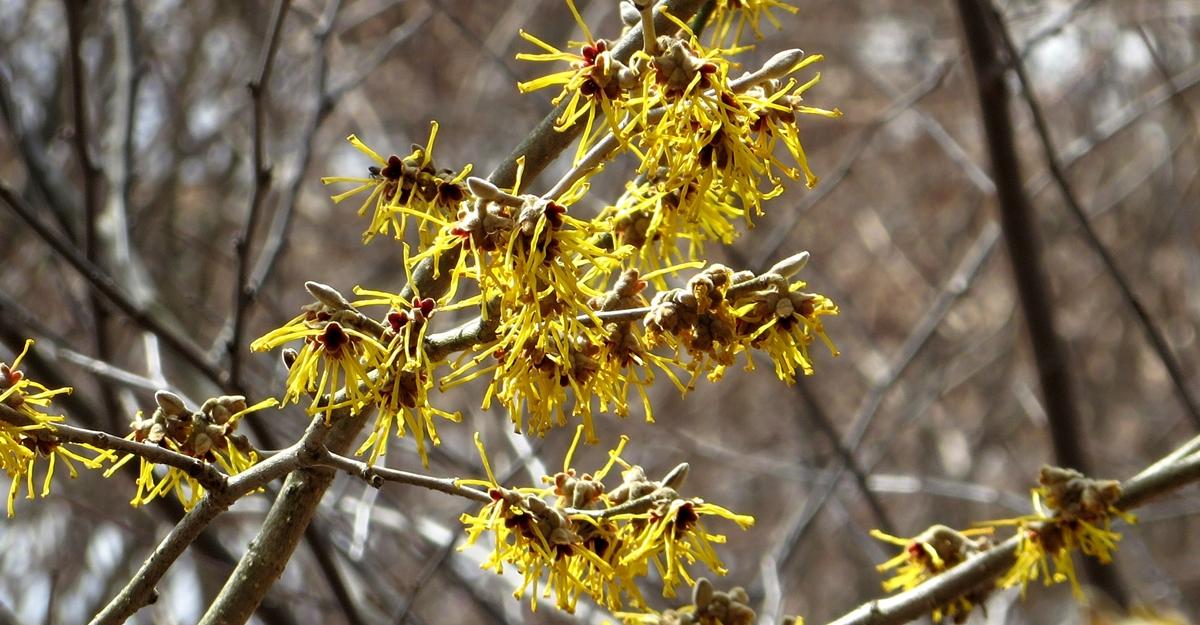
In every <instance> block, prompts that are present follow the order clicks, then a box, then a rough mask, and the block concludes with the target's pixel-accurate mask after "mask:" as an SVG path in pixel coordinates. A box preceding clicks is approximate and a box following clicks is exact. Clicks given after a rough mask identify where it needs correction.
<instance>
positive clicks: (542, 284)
mask: <svg viewBox="0 0 1200 625" xmlns="http://www.w3.org/2000/svg"><path fill="white" fill-rule="evenodd" d="M471 184H472V185H474V186H475V187H479V186H480V185H484V184H486V183H485V182H483V181H477V180H475V179H472V180H471ZM580 192H581V187H580V186H577V187H575V188H574V189H572V190H571V191H569V192H568V193H567V194H566V195H565V196H564V197H563V198H561V199H560V200H559V201H555V200H548V199H544V198H539V197H535V196H530V195H522V196H515V195H511V194H508V193H505V192H502V191H499V190H498V189H494V188H493V189H491V190H490V191H489V193H490V194H491V197H490V198H488V202H487V203H486V204H485V205H483V206H482V207H481V210H480V211H470V212H467V213H466V214H464V215H463V217H462V218H461V219H460V220H459V222H458V223H457V224H456V225H455V226H454V228H452V229H451V232H450V233H451V235H453V236H455V237H457V238H458V239H459V241H458V243H457V244H458V245H462V246H465V247H466V248H468V249H469V253H462V254H460V255H459V261H458V265H457V267H456V268H455V270H454V271H455V272H456V274H457V275H458V276H460V277H462V278H466V279H468V280H471V281H473V282H475V283H476V284H477V285H478V288H479V291H480V293H479V294H478V295H476V296H474V297H471V298H467V299H465V300H462V301H460V302H458V305H459V306H467V305H472V306H478V307H479V309H480V314H481V316H482V317H483V318H484V319H485V320H488V321H489V322H490V323H492V324H493V327H494V330H493V334H494V336H495V338H494V340H491V341H490V342H489V344H488V345H487V347H486V348H484V349H481V350H479V351H478V352H477V353H475V354H474V356H473V357H471V358H467V357H466V356H465V355H464V357H463V359H461V360H460V361H459V362H458V363H456V364H455V366H454V371H453V372H452V373H451V374H450V375H448V376H446V378H444V379H443V380H442V388H450V387H453V386H456V385H459V384H463V383H465V382H468V381H470V380H473V379H475V378H478V377H481V376H484V375H487V374H491V383H490V386H489V389H488V390H487V392H486V393H485V394H484V399H483V406H484V407H485V408H487V407H488V406H490V404H491V402H492V401H493V399H494V400H498V401H499V402H500V403H501V404H502V405H503V406H504V407H505V408H506V409H507V410H508V412H509V414H510V415H511V417H512V419H513V423H514V424H515V425H517V427H518V428H521V429H525V428H526V427H527V428H528V430H529V431H532V432H534V433H537V434H543V433H545V432H546V431H547V430H548V429H549V428H551V427H553V426H555V425H565V424H566V421H567V415H568V414H581V415H583V418H584V422H585V423H586V424H587V427H588V438H589V440H593V439H594V434H593V433H592V427H591V411H592V402H593V399H594V398H596V397H599V403H600V404H601V406H602V408H604V407H606V406H608V405H612V406H615V407H616V409H617V411H618V412H620V411H622V410H624V401H623V398H624V394H623V392H622V390H621V389H626V390H627V388H628V378H627V377H625V374H624V373H622V372H621V371H618V370H617V369H616V368H614V367H611V366H607V367H606V366H604V364H605V363H603V362H601V361H599V360H597V357H598V356H600V355H601V352H602V351H603V349H604V347H603V346H604V344H605V341H606V339H605V328H604V324H603V323H602V322H601V321H600V319H599V317H597V316H596V313H595V311H594V310H593V309H592V308H591V306H590V302H592V301H593V300H595V299H596V298H598V297H600V296H602V295H603V291H601V290H599V289H598V288H597V287H596V286H593V284H597V283H602V281H603V280H605V279H606V277H607V276H608V275H609V274H610V273H611V272H612V271H613V270H614V269H615V268H616V267H617V266H618V265H619V263H620V256H621V255H623V254H626V253H628V251H629V250H628V248H620V249H617V250H615V251H609V250H606V249H604V248H602V247H600V246H599V245H598V243H597V241H596V238H597V237H596V236H595V235H596V234H597V233H596V231H595V229H594V228H593V226H592V225H591V224H589V223H588V222H585V221H582V220H579V219H575V218H574V217H572V216H570V215H569V214H567V209H568V207H569V206H570V205H571V203H572V202H573V201H574V200H575V199H576V198H577V197H578V194H579V193H580ZM438 253H440V252H439V251H437V250H427V251H426V252H425V253H424V254H426V255H430V256H436V255H437V254H438ZM415 258H416V257H414V260H415ZM451 290H452V291H453V287H452V289H451ZM572 396H573V397H574V404H573V405H568V402H569V401H570V399H571V397H572ZM526 415H528V425H526Z"/></svg>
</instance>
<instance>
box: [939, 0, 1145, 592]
mask: <svg viewBox="0 0 1200 625" xmlns="http://www.w3.org/2000/svg"><path fill="white" fill-rule="evenodd" d="M958 10H959V16H960V18H961V21H962V25H963V30H964V33H965V34H964V39H965V41H966V46H967V50H968V52H969V55H970V58H971V65H972V67H973V68H974V70H975V71H974V73H975V86H976V91H977V95H978V99H979V106H980V110H981V112H982V122H983V128H984V134H985V137H986V144H987V150H988V156H989V161H990V162H991V166H992V176H993V179H994V180H995V182H996V198H997V201H998V204H999V209H1000V224H1001V227H1002V229H1003V231H1004V242H1005V243H1006V246H1007V248H1008V257H1009V262H1010V263H1011V265H1012V271H1013V279H1014V281H1015V282H1016V289H1017V294H1018V296H1019V299H1020V301H1021V310H1022V311H1023V313H1024V317H1025V326H1026V330H1027V331H1028V336H1029V341H1030V343H1031V347H1032V348H1033V353H1034V365H1035V366H1036V367H1037V372H1038V380H1039V382H1040V386H1041V394H1042V399H1043V401H1044V403H1045V409H1046V419H1047V422H1048V423H1049V425H1050V439H1051V442H1052V444H1053V447H1054V457H1055V461H1056V462H1057V464H1059V465H1061V466H1065V467H1070V468H1075V469H1079V470H1080V471H1083V472H1085V473H1086V472H1087V471H1088V462H1087V458H1086V456H1085V454H1084V450H1083V445H1082V436H1081V434H1080V428H1079V415H1078V413H1077V411H1076V407H1075V398H1074V391H1073V388H1072V380H1071V374H1070V365H1069V362H1068V360H1067V353H1066V349H1065V348H1064V347H1063V344H1062V339H1061V338H1060V337H1059V335H1058V330H1057V329H1056V327H1055V326H1056V324H1055V319H1054V311H1053V302H1052V298H1051V296H1050V293H1049V289H1048V288H1047V286H1046V272H1045V269H1044V267H1043V265H1042V257H1041V245H1040V243H1039V239H1038V233H1037V229H1036V227H1035V223H1034V218H1033V211H1032V208H1031V206H1030V203H1029V199H1028V197H1027V196H1026V195H1025V191H1024V188H1023V185H1022V179H1021V167H1020V160H1019V158H1018V156H1017V151H1016V142H1015V136H1014V132H1013V127H1012V120H1011V117H1010V111H1009V92H1008V85H1007V83H1006V82H1005V76H1004V69H1005V68H1004V66H1003V64H1002V62H1001V60H1000V56H999V54H1000V46H1001V43H1000V42H999V41H998V39H999V33H998V32H997V31H996V28H995V23H996V22H997V21H999V20H998V18H994V17H991V13H992V11H993V10H994V9H993V8H992V6H991V3H990V2H989V0H959V2H958ZM1084 221H1085V222H1086V218H1084ZM1085 565H1086V566H1087V572H1088V577H1089V578H1091V580H1092V581H1093V582H1094V583H1095V584H1096V585H1097V586H1099V587H1100V588H1101V589H1102V590H1103V591H1104V592H1105V593H1106V594H1108V595H1109V597H1110V598H1112V599H1113V600H1114V601H1116V602H1117V603H1118V604H1121V605H1125V604H1126V603H1127V599H1126V593H1125V591H1124V588H1123V587H1122V584H1121V582H1120V581H1119V580H1118V578H1117V577H1116V574H1115V572H1114V570H1113V569H1112V568H1108V567H1101V566H1099V565H1098V564H1096V563H1094V561H1092V560H1088V561H1087V562H1086V563H1085Z"/></svg>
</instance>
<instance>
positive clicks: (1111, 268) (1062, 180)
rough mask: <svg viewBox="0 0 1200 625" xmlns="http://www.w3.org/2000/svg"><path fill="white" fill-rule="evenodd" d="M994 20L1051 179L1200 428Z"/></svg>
mask: <svg viewBox="0 0 1200 625" xmlns="http://www.w3.org/2000/svg"><path fill="white" fill-rule="evenodd" d="M992 23H993V24H994V26H995V28H996V30H997V33H998V34H999V35H1000V41H1001V43H1002V44H1003V45H1004V49H1005V51H1006V52H1007V53H1008V57H1009V59H1008V60H1009V62H1010V63H1011V64H1012V67H1013V69H1014V70H1015V71H1016V74H1017V77H1018V78H1019V79H1020V81H1021V95H1022V97H1023V98H1024V99H1025V103H1026V104H1027V105H1028V106H1029V112H1030V114H1031V116H1032V117H1033V127H1034V129H1035V130H1037V136H1038V141H1039V143H1040V144H1041V146H1042V155H1043V156H1044V158H1045V159H1046V166H1047V168H1049V170H1050V177H1051V179H1053V180H1054V184H1055V186H1056V187H1057V188H1058V191H1059V193H1060V194H1061V195H1062V198H1063V201H1064V202H1065V203H1066V205H1067V209H1068V211H1069V212H1070V213H1071V216H1072V217H1074V218H1075V221H1076V222H1077V223H1078V224H1079V227H1080V229H1081V230H1082V231H1083V238H1084V240H1085V241H1087V244H1088V247H1090V248H1092V251H1093V252H1095V253H1096V256H1098V257H1099V258H1100V262H1101V264H1103V265H1104V270H1105V272H1106V273H1108V275H1109V277H1110V278H1112V281H1113V283H1114V284H1115V285H1116V287H1117V291H1118V292H1119V293H1120V295H1121V299H1122V300H1124V301H1125V305H1126V306H1128V307H1129V309H1130V310H1131V311H1132V312H1133V317H1134V319H1135V320H1137V323H1138V325H1139V326H1141V328H1142V332H1143V333H1145V335H1146V340H1147V341H1148V342H1149V343H1150V348H1151V349H1153V350H1154V353H1155V354H1156V355H1157V356H1158V359H1159V361H1160V362H1162V364H1163V367H1164V368H1165V369H1166V370H1167V375H1168V377H1170V378H1171V385H1172V386H1173V387H1174V388H1175V394H1176V395H1177V396H1178V397H1179V403H1180V404H1182V405H1183V409H1184V411H1185V412H1187V415H1188V417H1189V418H1190V419H1191V420H1192V426H1193V427H1194V428H1196V429H1200V403H1197V401H1196V398H1195V397H1194V396H1193V395H1192V392H1191V389H1189V388H1188V380H1187V377H1186V376H1185V375H1184V373H1183V369H1182V367H1180V365H1179V360H1178V359H1177V358H1175V354H1174V353H1173V352H1172V351H1171V346H1170V345H1168V344H1167V340H1166V338H1165V337H1164V336H1163V333H1162V331H1161V330H1159V328H1158V325H1157V324H1156V323H1155V322H1154V320H1153V319H1151V317H1150V313H1149V311H1147V310H1146V306H1145V304H1143V303H1142V301H1141V299H1140V298H1139V297H1138V296H1137V294H1136V293H1134V292H1133V287H1132V286H1130V284H1129V280H1128V279H1126V278H1125V275H1124V274H1123V273H1121V269H1120V268H1119V267H1117V261H1116V258H1114V257H1113V255H1112V253H1111V252H1109V251H1108V248H1107V247H1106V246H1105V245H1104V242H1103V241H1101V240H1100V236H1099V235H1097V234H1096V230H1095V229H1094V228H1092V224H1091V221H1089V220H1088V216H1087V209H1085V208H1084V207H1083V203H1082V202H1080V200H1079V197H1078V196H1077V194H1076V193H1075V190H1074V189H1073V188H1072V186H1071V182H1070V181H1069V180H1067V174H1066V171H1065V170H1064V169H1063V167H1062V164H1061V163H1059V160H1058V156H1057V153H1056V151H1055V148H1054V140H1053V139H1052V138H1051V137H1050V128H1049V126H1048V125H1047V123H1046V116H1045V115H1044V114H1043V112H1042V105H1041V103H1040V102H1039V101H1038V98H1037V94H1035V93H1034V92H1033V83H1032V82H1030V80H1029V75H1028V73H1027V72H1026V71H1025V63H1024V61H1022V60H1021V57H1020V56H1019V55H1018V53H1017V48H1016V46H1015V45H1014V44H1013V41H1012V36H1011V35H1009V32H1008V29H1007V27H1006V26H1005V24H1004V20H1003V19H1002V18H1001V17H1000V16H999V15H995V16H994V19H993V20H992ZM1168 78H1169V75H1168Z"/></svg>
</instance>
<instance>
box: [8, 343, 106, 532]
mask: <svg viewBox="0 0 1200 625" xmlns="http://www.w3.org/2000/svg"><path fill="white" fill-rule="evenodd" d="M31 347H33V340H32V339H30V340H28V341H26V342H25V346H24V348H23V349H22V350H21V353H20V354H18V355H17V357H16V358H14V359H13V361H12V363H11V364H7V363H2V362H0V468H2V469H3V470H4V472H5V473H7V474H8V477H9V479H11V480H12V484H11V486H10V487H9V489H8V516H10V517H11V516H13V515H14V514H16V505H15V501H16V498H17V495H18V494H19V493H20V490H21V485H22V484H24V485H25V491H26V493H27V495H26V496H27V498H28V499H33V498H34V497H36V496H37V494H38V493H39V492H40V494H41V496H43V497H45V496H47V495H49V494H50V483H51V480H53V478H54V469H55V466H56V465H57V463H58V462H62V463H64V464H66V465H67V471H69V472H70V474H71V477H76V476H77V475H78V474H79V473H78V470H77V469H76V468H75V463H76V462H78V463H79V464H81V465H83V466H84V467H86V468H89V469H98V468H100V467H101V462H102V461H103V459H104V453H103V450H100V449H97V448H95V447H93V446H91V445H84V444H77V443H67V442H66V441H63V440H61V439H60V438H59V437H58V436H56V435H55V433H54V424H55V423H59V422H61V421H63V420H64V419H65V417H63V416H62V415H52V414H50V413H48V412H47V410H48V409H49V408H50V404H51V401H52V400H53V398H54V397H55V396H57V395H62V394H67V393H70V392H71V389H70V388H69V387H67V388H58V389H50V388H46V387H45V386H43V385H42V384H40V383H38V382H36V381H34V380H32V379H30V378H27V377H25V374H24V372H22V371H21V370H20V369H18V367H20V366H21V361H22V360H23V359H24V358H25V356H26V355H27V354H28V353H29V349H30V348H31ZM77 450H78V451H77ZM79 451H83V452H86V453H88V456H84V455H81V454H80V453H79ZM93 453H94V454H97V455H95V456H92V455H91V454H93ZM40 458H45V459H46V465H47V466H46V477H45V478H44V479H43V481H42V488H41V490H40V491H38V490H36V489H35V488H34V475H33V474H34V464H35V463H36V461H37V460H38V459H40Z"/></svg>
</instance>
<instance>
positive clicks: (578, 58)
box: [517, 0, 639, 162]
mask: <svg viewBox="0 0 1200 625" xmlns="http://www.w3.org/2000/svg"><path fill="white" fill-rule="evenodd" d="M567 6H568V7H569V8H570V9H571V14H572V15H574V16H575V21H576V23H577V24H579V27H580V28H581V29H582V30H583V34H584V37H586V38H587V41H586V42H582V43H577V42H572V43H570V44H569V45H571V46H577V47H579V49H580V51H579V53H578V54H574V53H571V52H564V51H562V50H559V49H558V48H556V47H554V46H552V45H550V44H548V43H546V42H544V41H542V40H541V39H538V38H537V37H535V36H533V35H531V34H529V33H527V32H525V31H524V30H522V31H521V38H523V39H525V40H526V41H528V42H530V43H532V44H533V45H535V46H537V47H539V48H541V49H542V50H543V51H544V52H542V53H540V54H530V53H521V54H518V55H517V59H519V60H522V61H539V62H541V61H562V62H566V63H568V64H570V66H571V68H570V69H566V70H562V71H559V72H555V73H553V74H549V75H546V76H542V77H541V78H537V79H535V80H531V81H528V82H522V83H518V84H517V88H518V89H520V90H521V93H529V92H530V91H537V90H538V89H544V88H546V87H551V86H555V85H562V91H561V92H560V93H559V94H558V95H557V96H555V97H554V99H553V100H551V102H552V103H553V104H555V105H557V104H559V103H560V102H562V101H563V100H567V98H570V99H569V100H567V105H566V108H565V109H564V110H563V113H562V115H560V116H559V118H558V119H557V120H555V125H554V128H555V130H558V131H560V132H561V131H563V130H566V129H567V128H569V127H571V126H573V125H575V124H576V123H577V122H579V120H580V119H583V120H584V127H583V132H582V133H581V135H580V137H581V138H580V140H579V147H578V149H577V151H576V154H575V160H576V162H578V161H579V159H580V157H582V156H583V153H584V152H586V151H587V149H588V147H590V146H591V145H592V144H593V143H594V142H595V140H596V138H597V137H599V135H600V134H601V133H602V132H603V131H604V130H606V129H607V130H610V131H611V132H612V133H613V134H614V135H615V136H616V137H618V138H620V137H621V136H622V134H623V133H622V132H621V129H620V127H619V126H618V124H619V122H620V120H621V117H622V115H623V110H624V108H625V106H626V104H625V103H626V101H627V100H628V99H629V92H630V91H631V90H633V89H634V88H636V87H637V86H638V85H639V82H638V79H637V77H636V74H635V73H634V71H633V70H632V69H631V68H629V67H628V66H626V65H625V64H624V63H621V62H619V61H617V60H616V59H614V58H613V56H612V50H611V46H612V43H611V42H609V41H607V40H604V39H595V38H593V37H592V33H591V31H590V30H589V29H588V27H587V24H586V23H584V21H583V18H582V17H581V16H580V15H579V11H578V10H577V9H576V8H575V2H574V1H573V0H567ZM597 113H599V114H601V115H603V116H604V120H605V121H606V122H607V125H599V126H598V125H596V123H595V122H596V115H597Z"/></svg>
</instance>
